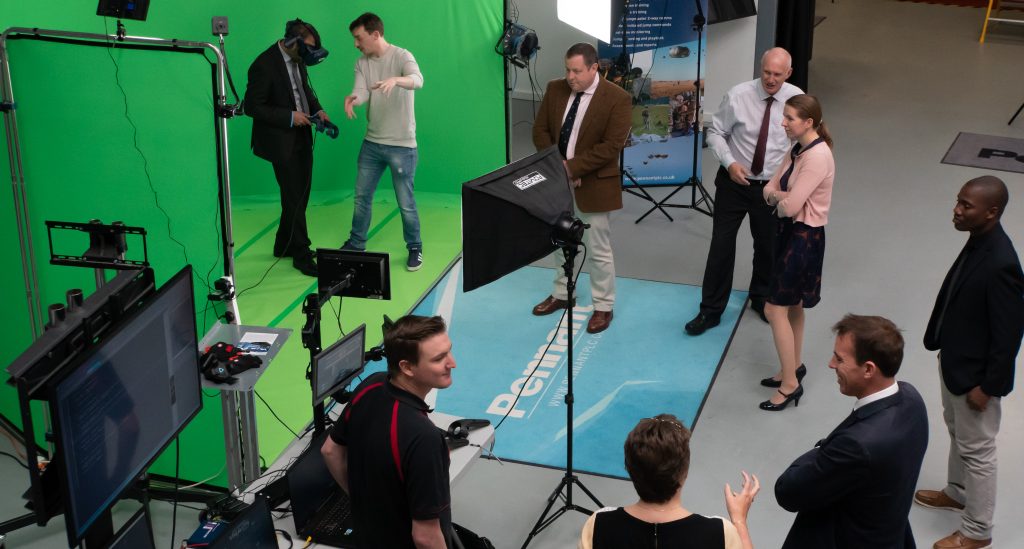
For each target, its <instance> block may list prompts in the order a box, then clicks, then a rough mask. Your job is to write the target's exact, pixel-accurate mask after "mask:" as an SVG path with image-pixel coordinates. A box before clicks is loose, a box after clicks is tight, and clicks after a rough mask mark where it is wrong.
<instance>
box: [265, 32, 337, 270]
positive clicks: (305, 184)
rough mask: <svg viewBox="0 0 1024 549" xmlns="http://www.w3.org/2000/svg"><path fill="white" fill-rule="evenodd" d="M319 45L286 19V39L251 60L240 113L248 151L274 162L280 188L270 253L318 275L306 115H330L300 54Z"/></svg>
mask: <svg viewBox="0 0 1024 549" xmlns="http://www.w3.org/2000/svg"><path fill="white" fill-rule="evenodd" d="M300 42H301V44H300ZM319 47H320V35H319V34H317V32H316V29H315V28H313V25H310V24H309V23H307V22H305V21H303V20H301V19H294V20H292V21H289V22H288V23H287V25H285V37H284V38H283V39H281V40H278V41H277V42H275V43H274V44H273V45H272V46H270V47H269V48H267V49H266V50H265V51H264V52H263V53H261V54H260V55H259V57H257V58H256V60H255V61H253V62H252V65H251V66H250V67H249V84H248V86H247V87H246V90H245V113H246V114H248V115H249V116H251V117H252V119H253V122H252V152H253V153H254V154H255V155H256V156H258V157H260V158H262V159H264V160H267V161H269V162H270V163H271V164H273V166H274V176H275V177H276V178H277V185H278V187H280V190H281V221H280V223H279V224H278V227H277V236H276V237H275V239H274V256H275V257H290V258H292V265H293V266H294V267H295V268H296V269H298V270H299V271H300V272H301V273H302V274H304V275H307V276H316V275H317V269H316V262H315V261H314V259H313V251H312V250H310V244H311V242H310V240H309V233H308V231H307V229H306V205H307V204H308V203H309V190H310V186H311V185H312V182H313V132H312V129H311V127H310V124H311V122H310V119H309V118H310V116H312V115H314V114H317V115H319V116H320V118H321V119H322V120H324V121H329V118H328V116H327V113H325V112H324V111H323V109H322V108H321V107H320V101H319V100H317V98H316V93H314V92H313V89H312V88H310V87H309V75H308V74H307V72H306V62H305V60H304V59H303V56H302V55H301V52H302V51H303V49H305V50H309V49H310V48H319ZM317 61H319V59H314V60H312V61H311V62H317Z"/></svg>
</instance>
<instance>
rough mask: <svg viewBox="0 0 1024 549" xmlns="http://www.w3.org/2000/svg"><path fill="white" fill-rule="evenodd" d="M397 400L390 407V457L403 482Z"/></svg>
mask: <svg viewBox="0 0 1024 549" xmlns="http://www.w3.org/2000/svg"><path fill="white" fill-rule="evenodd" d="M398 405H399V403H398V401H397V400H395V405H394V406H393V407H392V408H391V458H392V459H393V460H394V461H395V469H397V470H398V480H400V481H401V482H405V475H403V474H402V455H401V452H399V451H398Z"/></svg>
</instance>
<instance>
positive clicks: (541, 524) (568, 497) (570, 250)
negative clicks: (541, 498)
mask: <svg viewBox="0 0 1024 549" xmlns="http://www.w3.org/2000/svg"><path fill="white" fill-rule="evenodd" d="M580 235H581V236H582V231H580ZM577 245H578V240H577V242H566V243H560V246H561V247H562V253H563V254H564V255H565V264H564V265H563V266H562V267H563V269H565V278H566V288H567V290H568V296H567V298H566V305H565V314H566V320H567V321H566V331H567V334H566V335H567V336H568V345H567V346H566V353H567V355H566V356H567V357H568V358H567V359H566V367H567V368H568V371H567V374H566V378H567V380H568V387H567V392H566V393H565V418H566V419H565V423H566V433H567V435H566V451H565V454H566V457H565V475H563V476H562V480H561V481H559V483H558V486H556V487H555V490H554V491H553V492H551V496H549V497H548V504H547V506H546V507H544V512H543V513H541V515H540V518H538V519H537V523H536V524H535V525H534V526H533V530H530V535H529V536H527V538H526V541H524V542H523V547H522V549H526V546H527V545H529V544H530V541H531V540H533V538H534V536H536V535H537V534H539V533H540V532H541V530H543V529H545V528H547V527H548V526H550V525H551V523H553V522H555V521H556V520H558V517H560V516H562V515H564V514H565V513H566V512H568V511H579V512H580V513H583V514H585V515H588V516H589V515H591V514H593V511H591V510H589V509H587V508H585V507H580V506H579V505H576V504H575V503H573V502H572V487H573V485H576V486H579V488H580V490H583V493H585V494H586V495H587V496H589V497H590V499H591V500H592V501H593V502H594V503H595V504H597V506H598V507H603V505H602V504H601V502H600V501H598V500H597V497H595V496H594V494H593V493H591V492H590V490H588V489H587V487H586V486H584V485H583V483H582V482H580V479H579V477H577V476H576V475H575V474H573V469H572V421H573V414H572V408H573V392H572V377H573V363H572V307H573V297H574V296H575V295H576V282H575V281H574V280H573V271H574V270H575V269H573V265H574V263H575V259H576V254H577V253H578V250H577ZM563 490H564V491H565V494H563V493H562V491H563ZM558 498H561V499H562V501H563V502H564V503H563V504H562V506H561V507H559V508H558V509H556V510H555V511H554V513H552V514H551V515H550V516H548V513H549V512H551V508H552V507H553V506H554V505H555V500H557V499H558Z"/></svg>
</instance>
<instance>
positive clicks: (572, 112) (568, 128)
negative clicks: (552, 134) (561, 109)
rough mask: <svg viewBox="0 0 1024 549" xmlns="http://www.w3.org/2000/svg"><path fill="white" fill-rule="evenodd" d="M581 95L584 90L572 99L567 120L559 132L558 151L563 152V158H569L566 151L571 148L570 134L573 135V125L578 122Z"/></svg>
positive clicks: (566, 116)
mask: <svg viewBox="0 0 1024 549" xmlns="http://www.w3.org/2000/svg"><path fill="white" fill-rule="evenodd" d="M581 97H583V92H576V99H573V100H572V106H571V107H569V114H567V115H565V122H562V131H560V132H558V152H560V153H562V158H568V156H567V155H566V151H567V150H568V148H569V136H571V135H572V126H573V124H575V123H576V109H578V108H579V106H580V98H581Z"/></svg>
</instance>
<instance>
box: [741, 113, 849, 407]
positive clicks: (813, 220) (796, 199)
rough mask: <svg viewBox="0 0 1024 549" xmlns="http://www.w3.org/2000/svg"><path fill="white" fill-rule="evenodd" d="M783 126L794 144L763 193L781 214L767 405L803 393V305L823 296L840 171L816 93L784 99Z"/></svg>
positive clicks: (768, 311) (769, 309)
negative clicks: (774, 360) (773, 363)
mask: <svg viewBox="0 0 1024 549" xmlns="http://www.w3.org/2000/svg"><path fill="white" fill-rule="evenodd" d="M782 127H784V128H785V129H786V135H788V136H789V138H790V139H793V140H795V141H796V144H795V145H793V149H792V150H791V151H790V153H789V155H788V157H787V158H786V160H785V161H783V163H782V166H780V167H779V171H778V172H777V173H776V174H775V176H774V177H772V179H771V181H769V182H768V183H767V184H766V185H765V186H764V199H765V200H766V201H767V202H768V205H769V206H775V208H776V211H777V213H778V216H779V217H780V218H781V221H780V223H779V232H778V238H777V240H776V243H775V264H774V267H773V269H772V282H771V289H770V290H769V297H768V300H767V303H766V304H765V308H764V314H765V316H767V317H768V323H769V324H771V327H772V337H773V338H774V339H775V349H776V351H778V354H779V363H780V364H781V370H780V372H779V374H777V375H776V376H775V377H770V378H766V379H763V380H761V384H762V385H764V386H766V387H775V388H778V391H776V393H775V394H774V395H772V397H771V398H770V399H768V400H766V401H764V402H762V403H761V405H760V407H761V409H762V410H769V411H778V410H783V409H785V408H786V406H788V405H789V403H790V402H791V401H792V402H793V404H794V406H796V405H799V404H800V397H802V396H803V394H804V388H803V385H801V384H800V381H801V380H802V378H803V377H804V374H806V373H807V368H806V367H804V366H803V365H802V364H801V363H800V349H801V347H802V346H803V339H804V309H809V308H811V307H814V306H815V305H817V304H818V301H820V300H821V295H820V293H821V266H822V262H823V260H824V257H825V224H826V223H827V222H828V210H829V206H830V205H831V203H832V179H833V178H834V177H835V171H836V166H835V161H834V160H833V158H832V137H831V136H830V135H829V133H828V129H827V128H826V127H825V123H824V122H823V121H822V119H821V105H820V104H819V103H818V99H817V98H815V97H814V96H813V95H806V94H805V95H795V96H793V97H791V98H790V99H789V100H788V101H786V106H785V109H784V110H783V116H782ZM798 365H799V367H798Z"/></svg>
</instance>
